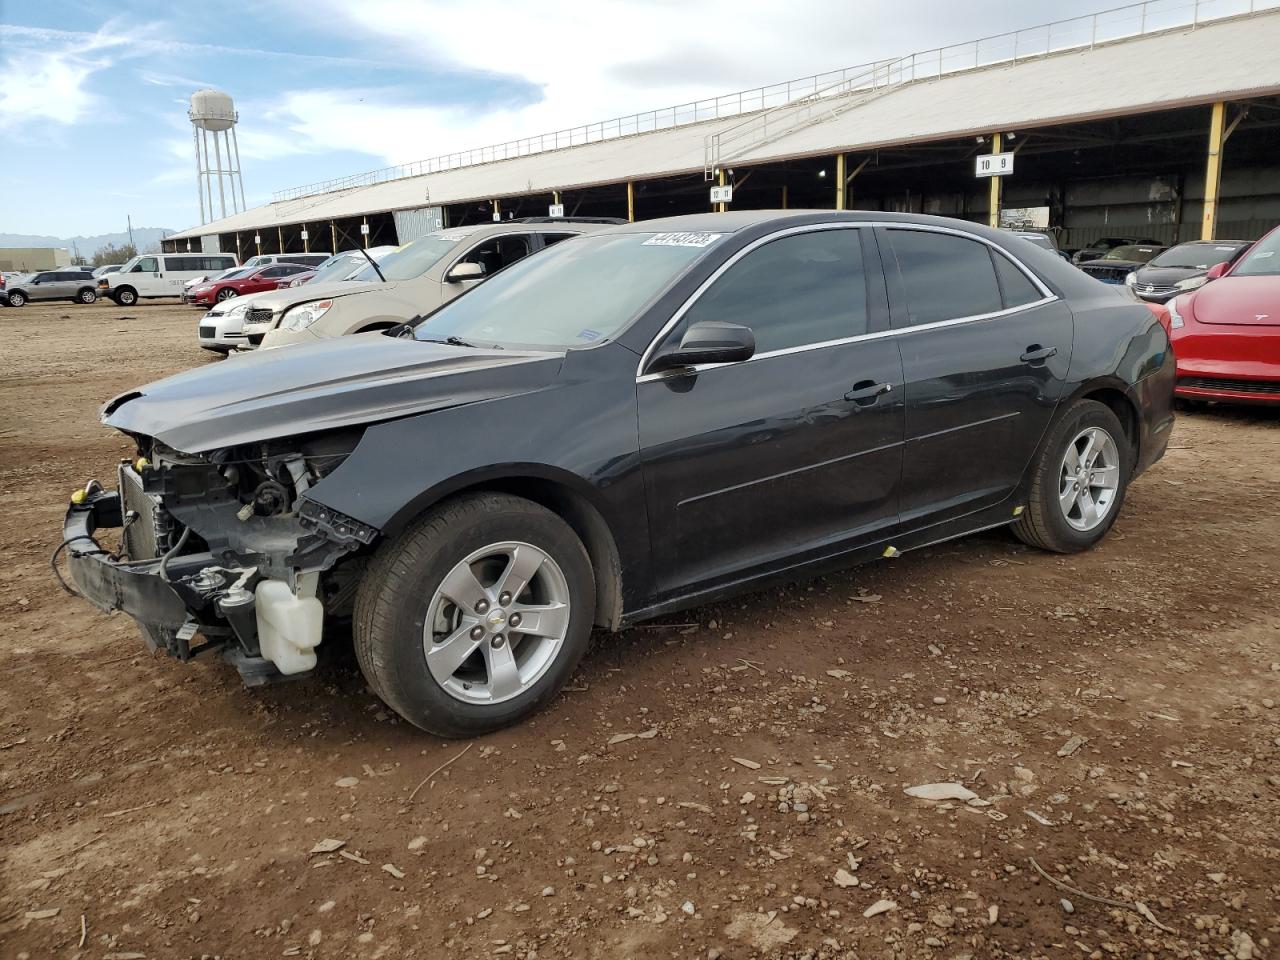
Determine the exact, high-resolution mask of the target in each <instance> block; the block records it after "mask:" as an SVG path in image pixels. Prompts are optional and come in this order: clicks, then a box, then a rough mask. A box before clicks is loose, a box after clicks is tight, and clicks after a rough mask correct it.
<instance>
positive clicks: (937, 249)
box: [887, 230, 1039, 326]
mask: <svg viewBox="0 0 1280 960" xmlns="http://www.w3.org/2000/svg"><path fill="white" fill-rule="evenodd" d="M887 233H888V236H889V239H890V243H891V244H892V246H893V252H894V255H895V256H896V258H897V261H898V270H899V272H900V274H901V275H902V287H903V290H902V292H903V295H904V296H905V297H906V300H907V311H908V316H909V321H908V322H909V323H910V325H912V326H916V325H918V324H922V323H937V322H938V321H940V320H955V319H958V318H960V317H975V316H979V315H981V314H984V313H997V312H999V311H1000V310H1002V309H1003V304H1002V302H1001V299H1000V287H999V285H998V284H997V282H996V271H995V268H994V267H993V266H992V264H991V254H990V253H988V252H987V245H986V244H985V243H980V242H979V241H977V240H969V239H966V238H965V237H957V236H955V235H954V234H949V233H933V232H927V231H924V230H889V231H887ZM1036 299H1039V297H1037V298H1036Z"/></svg>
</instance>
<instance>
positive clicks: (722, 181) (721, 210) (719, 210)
mask: <svg viewBox="0 0 1280 960" xmlns="http://www.w3.org/2000/svg"><path fill="white" fill-rule="evenodd" d="M719 183H720V186H722V187H723V186H724V185H725V173H724V171H723V170H721V171H720V180H719ZM728 209H729V208H728V207H727V206H726V205H725V204H723V203H717V204H716V213H724V212H725V211H726V210H728Z"/></svg>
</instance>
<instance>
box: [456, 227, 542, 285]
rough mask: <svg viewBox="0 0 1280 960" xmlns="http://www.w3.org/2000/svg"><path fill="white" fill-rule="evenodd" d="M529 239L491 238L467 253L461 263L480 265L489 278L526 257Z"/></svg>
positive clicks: (527, 236) (515, 235)
mask: <svg viewBox="0 0 1280 960" xmlns="http://www.w3.org/2000/svg"><path fill="white" fill-rule="evenodd" d="M530 239H531V235H529V234H513V235H510V236H505V237H492V238H490V239H489V240H486V241H485V242H484V243H482V244H480V245H479V246H477V247H475V248H473V249H472V250H470V251H468V252H467V254H466V255H465V256H464V257H463V258H462V262H465V263H478V264H480V265H481V266H482V267H484V275H485V276H486V277H491V276H493V275H494V274H495V273H497V272H498V271H499V270H501V269H502V268H503V267H508V266H510V265H511V264H513V263H515V262H516V261H517V260H523V259H524V258H525V257H527V256H528V255H529V240H530Z"/></svg>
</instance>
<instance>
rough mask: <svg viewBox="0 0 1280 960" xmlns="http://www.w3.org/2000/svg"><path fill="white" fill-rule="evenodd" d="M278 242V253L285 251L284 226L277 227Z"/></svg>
mask: <svg viewBox="0 0 1280 960" xmlns="http://www.w3.org/2000/svg"><path fill="white" fill-rule="evenodd" d="M276 243H277V244H279V250H278V251H277V252H278V253H284V228H283V227H276Z"/></svg>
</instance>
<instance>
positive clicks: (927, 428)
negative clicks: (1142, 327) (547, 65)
mask: <svg viewBox="0 0 1280 960" xmlns="http://www.w3.org/2000/svg"><path fill="white" fill-rule="evenodd" d="M880 237H881V241H882V244H881V247H882V250H883V251H884V253H885V259H886V271H885V273H886V277H887V278H888V281H889V290H890V299H891V303H892V313H893V325H894V327H895V328H896V329H897V330H898V331H899V333H898V337H897V340H898V344H899V346H900V348H901V350H902V363H903V373H904V376H905V380H906V403H907V407H906V446H905V448H904V459H903V476H902V499H901V503H902V523H903V527H904V529H908V530H909V529H918V528H920V527H924V526H928V525H930V524H932V523H939V522H942V521H945V520H948V519H953V518H956V517H961V516H964V515H966V514H968V513H972V512H974V511H977V510H981V509H983V508H985V507H990V506H993V505H995V504H997V503H1000V502H1001V501H1002V500H1004V499H1006V498H1007V497H1009V496H1010V495H1011V494H1012V493H1013V492H1014V490H1015V488H1016V487H1017V486H1018V484H1019V482H1020V480H1021V478H1022V475H1023V473H1024V472H1025V470H1026V468H1027V465H1028V463H1029V462H1030V460H1031V456H1032V454H1033V453H1034V452H1035V450H1036V447H1037V446H1039V443H1040V438H1041V437H1042V436H1043V435H1044V432H1045V430H1046V428H1047V427H1048V425H1049V422H1050V420H1051V419H1052V418H1053V414H1054V410H1055V409H1056V408H1057V404H1058V401H1059V399H1060V398H1061V396H1062V394H1063V391H1064V389H1065V384H1066V374H1067V367H1068V366H1069V364H1070V361H1071V345H1072V337H1073V328H1074V324H1073V320H1072V316H1071V311H1070V310H1069V309H1068V308H1067V305H1066V304H1065V303H1063V302H1062V301H1061V300H1059V299H1057V298H1056V297H1054V296H1053V295H1052V294H1051V293H1050V292H1049V291H1048V289H1047V288H1045V287H1044V286H1043V285H1042V284H1040V283H1039V281H1038V280H1036V279H1035V278H1034V275H1032V274H1031V272H1030V271H1029V270H1027V269H1026V268H1024V267H1022V266H1021V265H1020V264H1017V263H1015V261H1014V260H1013V259H1012V258H1011V257H1009V256H1008V255H1006V254H1005V253H1004V252H1003V251H1002V250H1001V249H1000V248H999V247H996V246H994V245H990V244H988V243H986V242H985V241H983V240H981V239H979V238H977V237H975V236H972V235H969V234H964V233H960V232H956V231H950V230H945V229H943V230H939V229H926V228H921V227H917V226H911V227H907V226H904V227H902V228H898V227H892V228H882V229H881V232H880Z"/></svg>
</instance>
